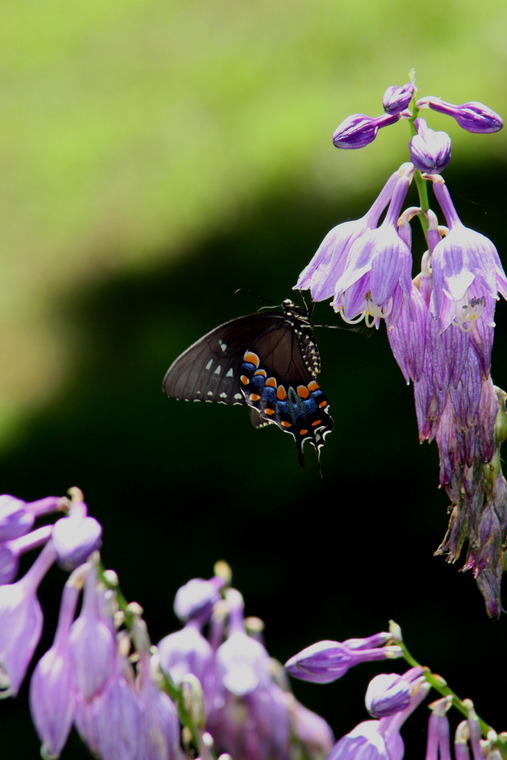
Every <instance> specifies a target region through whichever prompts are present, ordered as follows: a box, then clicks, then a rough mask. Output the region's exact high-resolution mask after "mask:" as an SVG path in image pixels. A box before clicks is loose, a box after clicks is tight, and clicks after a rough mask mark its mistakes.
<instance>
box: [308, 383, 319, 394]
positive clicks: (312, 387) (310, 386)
mask: <svg viewBox="0 0 507 760" xmlns="http://www.w3.org/2000/svg"><path fill="white" fill-rule="evenodd" d="M319 388H320V385H319V384H318V383H317V382H316V381H315V380H310V382H309V383H308V390H309V391H318V389H319Z"/></svg>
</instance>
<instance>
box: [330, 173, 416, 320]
mask: <svg viewBox="0 0 507 760" xmlns="http://www.w3.org/2000/svg"><path fill="white" fill-rule="evenodd" d="M412 172H413V168H412V166H411V164H408V165H403V166H402V167H401V168H400V170H399V176H398V179H397V182H396V185H395V187H394V190H393V195H392V198H391V202H390V204H389V208H388V210H387V213H386V216H385V219H384V221H383V222H382V223H381V225H380V226H379V227H377V228H375V229H372V230H369V231H367V232H366V233H365V234H364V235H363V236H362V237H360V238H358V239H356V241H355V242H354V244H353V245H352V247H351V249H350V251H349V254H348V257H347V261H346V264H345V268H344V270H343V272H342V274H341V276H340V277H339V278H338V281H337V282H336V284H335V297H334V300H333V308H334V309H335V311H339V312H340V313H341V314H342V316H343V318H344V319H345V321H347V322H354V321H358V320H359V319H362V318H364V317H365V318H366V319H367V320H368V324H374V325H375V326H376V327H378V326H379V324H380V320H381V318H382V317H384V318H385V317H386V316H389V315H393V317H395V316H396V315H397V314H398V312H399V310H400V308H401V306H402V304H403V302H404V300H405V299H406V296H407V293H408V291H409V289H410V287H411V285H410V283H411V279H412V276H411V269H412V256H411V253H410V249H409V247H408V245H407V244H406V242H405V241H404V239H403V238H402V237H401V236H400V235H399V234H398V226H397V222H398V217H399V215H400V212H401V207H402V204H403V201H404V200H405V197H406V194H407V191H408V187H409V185H410V181H411V175H412Z"/></svg>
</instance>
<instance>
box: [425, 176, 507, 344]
mask: <svg viewBox="0 0 507 760" xmlns="http://www.w3.org/2000/svg"><path fill="white" fill-rule="evenodd" d="M433 190H434V193H435V196H436V198H437V200H438V202H439V204H440V207H441V209H442V211H443V213H444V216H445V219H446V222H447V225H448V227H449V232H448V233H447V234H446V235H445V236H444V237H443V238H442V239H441V240H440V242H438V243H437V244H436V246H435V248H434V249H433V250H432V252H431V267H432V273H433V294H432V301H431V311H432V314H433V316H435V317H437V318H438V320H439V323H440V328H441V329H442V330H445V328H446V327H448V326H449V325H450V324H451V323H452V322H454V324H456V325H458V326H459V327H461V328H462V329H464V330H470V329H471V327H472V325H473V323H474V321H475V320H477V319H484V320H485V321H486V322H487V324H489V325H490V326H493V315H494V310H495V303H496V300H497V298H498V295H497V294H498V292H500V293H501V295H502V296H503V297H504V298H507V277H506V275H505V272H504V270H503V267H502V265H501V263H500V259H499V257H498V253H497V250H496V248H495V246H494V245H493V243H492V242H491V241H490V240H488V238H486V237H485V236H484V235H481V234H480V233H479V232H475V230H471V229H468V228H467V227H465V226H464V224H463V223H462V222H461V220H460V218H459V217H458V214H457V213H456V209H455V208H454V205H453V203H452V200H451V197H450V195H449V191H448V190H447V187H446V185H445V183H444V181H443V180H442V178H441V177H439V176H435V177H433Z"/></svg>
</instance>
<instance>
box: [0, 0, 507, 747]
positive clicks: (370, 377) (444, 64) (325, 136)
mask: <svg viewBox="0 0 507 760" xmlns="http://www.w3.org/2000/svg"><path fill="white" fill-rule="evenodd" d="M0 18H1V24H0V102H1V105H2V121H1V124H2V126H1V139H0V161H1V166H2V175H1V176H2V189H3V192H2V203H1V204H0V227H1V230H2V245H1V249H0V257H1V258H0V262H1V267H2V279H1V285H0V346H1V350H2V357H3V362H2V373H1V375H0V444H1V446H2V449H1V457H0V473H1V477H2V487H1V491H3V492H11V493H14V494H16V495H18V496H20V497H22V498H26V499H35V498H38V497H40V496H44V495H46V494H49V493H64V492H65V491H66V489H67V488H68V487H70V486H72V485H78V486H80V487H81V488H82V489H83V491H84V493H85V496H86V498H87V500H88V502H89V505H90V510H91V512H92V514H94V515H95V516H96V517H97V518H98V519H99V520H100V521H101V522H102V524H103V525H104V531H105V543H104V560H105V562H106V564H108V565H110V566H112V567H114V568H115V569H116V570H117V571H118V573H119V575H120V579H121V582H122V587H123V590H124V593H125V595H126V596H127V598H129V599H136V600H138V601H139V602H140V603H141V604H143V606H144V607H145V609H146V617H147V620H148V624H149V626H150V631H151V632H152V635H153V638H154V640H155V641H156V640H158V638H160V637H161V636H162V635H164V634H165V633H166V632H167V631H168V630H169V629H170V628H174V627H175V626H176V622H175V621H174V618H173V617H172V613H171V609H170V608H171V604H172V598H173V595H174V593H175V591H176V589H177V587H178V585H180V584H181V583H184V582H185V581H186V580H188V578H190V577H192V576H195V575H202V576H207V575H209V574H210V573H211V571H212V566H213V563H214V561H215V560H216V559H218V558H220V557H223V558H225V559H226V560H228V561H229V562H230V563H231V565H232V568H233V572H234V582H235V583H236V584H237V586H238V587H239V588H240V590H241V591H242V592H243V593H244V596H245V599H246V603H247V614H258V615H260V616H261V617H263V618H264V619H265V620H266V623H267V630H266V637H267V645H268V649H269V651H270V652H271V653H273V654H274V655H275V656H277V657H279V658H280V659H281V660H285V659H286V658H287V657H289V656H290V655H292V654H294V653H295V652H296V651H297V650H298V649H300V648H302V647H303V646H306V645H308V644H310V643H311V642H312V641H314V640H316V639H321V638H340V639H344V638H347V637H350V636H361V635H368V634H370V633H373V632H374V630H380V629H381V628H384V627H385V626H386V624H387V618H388V617H393V618H395V619H396V620H397V622H399V623H400V624H401V625H402V628H403V630H404V632H405V634H406V636H407V639H408V641H409V645H410V646H411V648H412V650H413V652H414V655H415V656H417V657H419V658H420V659H422V660H423V661H427V662H428V663H429V664H430V665H431V666H432V667H433V668H435V669H437V670H441V671H442V672H443V674H445V675H446V676H447V677H448V678H449V680H450V682H451V685H452V686H453V687H454V688H455V689H456V690H457V691H458V692H459V693H460V694H461V695H462V696H470V697H472V698H473V699H474V700H475V703H476V707H477V709H478V710H479V711H480V712H481V714H483V715H484V717H485V719H486V720H488V721H490V722H491V723H492V724H493V725H495V726H497V727H498V728H499V729H505V728H506V727H507V726H506V724H505V712H504V709H503V705H502V704H499V703H498V702H496V701H495V700H494V699H493V694H492V692H491V685H492V681H493V680H494V679H497V680H500V679H502V678H503V679H504V678H505V674H506V673H507V657H506V655H505V646H504V641H505V632H506V623H505V621H503V620H502V621H501V622H500V623H491V621H488V620H487V619H486V617H485V613H484V610H483V604H482V600H481V598H480V595H479V593H478V592H477V590H476V589H475V587H474V583H473V579H472V578H471V577H470V576H469V575H463V576H462V575H460V574H458V573H457V572H456V568H449V567H446V566H445V564H444V562H443V561H442V559H435V558H433V557H432V552H433V551H434V550H435V549H436V547H437V546H438V544H439V542H440V540H441V539H442V537H443V534H444V532H445V526H446V514H445V510H446V506H447V504H446V501H445V497H444V495H443V494H442V493H441V492H439V491H437V489H436V486H437V482H438V469H437V454H436V450H435V449H434V447H433V446H432V447H427V446H424V447H419V448H418V447H417V446H416V441H417V431H416V423H415V416H414V412H413V408H412V395H411V389H409V388H406V387H405V386H404V383H403V379H402V377H401V374H400V372H399V370H398V369H397V367H396V365H395V363H394V360H393V359H392V357H391V356H390V354H389V350H388V346H387V341H386V340H385V334H384V331H383V330H381V331H379V333H375V334H373V335H372V336H371V338H370V339H369V340H365V339H364V338H363V337H362V336H361V335H358V334H357V333H354V332H350V331H349V332H347V331H340V332H338V331H334V330H325V329H321V330H319V332H318V338H319V345H320V347H321V353H322V357H323V366H324V370H323V373H322V385H323V387H324V389H325V390H326V393H327V395H328V396H329V398H330V400H331V413H332V415H333V417H334V419H335V425H336V427H335V431H334V432H333V434H332V435H331V436H329V437H328V439H327V443H326V447H325V449H324V452H323V469H324V479H323V480H320V479H319V477H318V471H317V467H316V462H315V457H314V456H312V453H313V452H312V451H308V453H307V460H308V462H307V466H306V467H305V468H304V469H302V468H299V467H298V465H297V459H296V453H295V449H294V445H293V443H292V441H291V439H290V437H289V436H286V435H283V434H282V433H280V431H278V430H275V429H265V430H260V431H256V430H253V428H251V426H250V425H249V422H248V415H247V414H246V411H245V410H244V409H241V408H227V407H222V406H212V405H205V404H203V405H199V404H185V403H182V402H179V403H177V402H173V401H169V400H168V399H166V398H165V397H164V396H163V395H162V393H161V390H160V385H161V381H162V377H163V375H164V372H165V370H166V369H167V367H168V365H169V364H170V362H171V361H172V359H173V358H174V357H175V356H176V355H177V354H178V353H179V352H180V351H182V350H183V349H184V348H186V347H187V346H188V345H189V344H190V343H191V342H192V341H193V340H195V339H196V338H198V337H199V336H200V335H202V334H203V333H204V332H206V331H207V330H209V329H211V328H212V327H213V326H215V325H216V324H218V323H219V322H221V321H225V320H227V319H231V318H233V317H235V316H239V315H240V314H245V313H249V312H252V311H255V310H256V309H257V308H258V302H257V301H256V300H255V299H254V298H252V297H250V296H247V295H238V296H234V295H233V293H234V290H235V289H236V288H238V287H244V288H248V289H250V290H252V291H254V292H257V293H259V294H260V295H262V296H265V297H268V298H270V299H272V300H273V301H275V302H279V301H281V300H282V299H283V298H285V297H287V296H288V295H290V289H291V287H292V284H293V283H294V282H295V280H296V277H297V274H298V273H299V271H300V269H301V268H302V267H303V266H304V265H305V263H306V262H307V261H308V259H309V257H310V256H311V255H312V254H313V252H314V250H315V249H316V247H317V245H318V244H319V242H320V240H321V239H322V237H323V236H324V234H325V233H326V232H327V230H328V229H329V228H330V227H331V226H333V225H334V224H337V223H338V222H340V221H343V220H345V219H348V218H354V217H357V216H359V215H361V214H362V213H364V211H365V210H366V208H367V207H368V204H369V203H371V201H372V200H373V198H374V197H375V195H376V193H377V192H378V190H379V189H380V187H381V185H382V184H383V182H384V181H385V179H386V177H387V174H388V173H390V172H391V171H393V170H394V169H395V168H396V167H397V166H398V165H399V164H400V163H401V162H402V161H404V160H406V158H407V153H406V144H407V142H408V129H407V127H406V124H403V123H402V124H397V125H394V126H393V127H390V128H389V129H386V130H384V131H382V132H381V133H380V135H379V137H378V138H377V140H376V141H375V142H374V143H373V144H372V145H370V146H369V147H367V148H366V149H364V150H362V151H350V152H338V151H336V150H334V149H333V147H332V145H331V140H330V137H331V134H332V131H333V129H334V128H335V127H336V126H337V124H338V123H339V122H340V121H341V120H342V119H343V118H345V117H346V116H347V115H349V114H350V113H354V112H359V111H361V112H366V113H369V114H371V115H376V114H378V113H380V111H381V98H382V94H383V91H384V89H385V88H386V87H387V86H388V85H390V84H401V83H403V82H404V81H406V78H407V75H408V71H409V69H410V68H411V67H412V66H414V67H415V68H416V69H417V74H418V85H419V88H420V90H419V91H420V94H421V95H425V94H435V95H440V96H442V97H444V98H445V99H447V100H449V101H451V102H456V103H459V102H464V101H466V100H472V99H474V100H482V101H484V102H486V103H487V104H488V105H489V106H491V107H492V108H494V109H495V110H497V111H498V112H499V113H500V114H503V116H504V117H505V116H506V115H507V88H506V86H505V85H506V82H505V71H506V70H507V67H506V63H507V62H506V58H507V48H506V47H505V32H506V23H507V7H506V6H505V3H504V2H503V0H485V2H483V3H481V4H480V6H479V4H475V3H460V2H451V3H442V2H436V0H430V2H427V3H425V4H421V5H420V6H414V5H413V4H412V5H407V3H405V2H401V1H400V0H383V2H381V3H378V2H373V1H370V2H362V3H356V4H352V3H340V4H337V3H331V2H324V0H315V2H313V3H308V2H303V1H302V0H295V1H294V2H286V3H272V2H267V0H253V1H252V2H249V3H232V2H229V1H228V0H220V1H219V0H208V2H206V3H204V2H197V1H196V0H185V2H183V0H180V1H178V0H170V2H163V1H162V0H122V2H118V0H109V2H107V3H103V2H97V0H88V1H87V2H86V3H79V4H69V3H64V2H63V0H45V2H44V3H40V2H35V0H21V2H19V3H12V4H10V5H4V6H3V7H2V8H1V11H0ZM428 121H429V123H430V125H431V126H433V127H434V128H444V129H446V130H447V131H449V133H450V134H451V136H452V139H453V156H454V158H453V162H452V163H451V165H450V167H449V169H448V170H447V171H446V173H445V176H446V179H447V181H448V183H449V187H450V190H451V193H452V195H453V198H454V200H455V203H456V206H457V208H458V211H459V213H460V214H461V215H462V218H463V221H464V222H465V223H466V224H468V225H470V226H474V227H475V228H476V229H479V230H480V231H481V232H483V233H484V234H486V235H488V236H489V237H491V238H492V239H493V240H494V241H495V243H496V244H497V246H498V248H499V250H500V253H501V255H503V251H504V250H505V245H506V233H505V225H504V218H505V211H504V205H505V200H504V198H505V193H504V190H503V180H504V177H505V168H506V166H505V164H506V158H505V153H506V150H505V147H506V135H507V132H505V133H504V132H501V133H499V134H498V135H491V136H477V135H470V134H467V133H464V132H462V131H461V130H460V129H459V128H458V127H457V125H456V124H455V123H454V122H452V121H450V120H448V119H444V118H443V117H440V116H439V115H438V114H433V113H430V114H428ZM414 200H415V198H414ZM504 261H505V256H504ZM506 311H507V308H506V307H505V305H504V304H500V305H499V310H498V334H497V345H496V346H495V354H494V361H493V377H494V379H495V380H496V382H497V383H498V384H499V385H501V386H503V387H504V388H505V387H506V386H507V360H506V358H505V356H506V354H505V350H504V349H503V346H504V345H505V339H504V337H503V336H504V335H505V329H506V328H507V317H506ZM315 317H316V320H317V321H318V322H321V323H327V322H330V323H336V322H337V320H336V318H335V316H334V315H333V314H332V312H331V311H330V310H329V308H328V307H327V306H326V305H320V306H318V307H317V309H316V314H315ZM63 578H64V576H63V574H62V573H61V572H60V571H55V573H54V575H53V577H52V578H49V579H48V581H47V583H45V584H44V585H43V587H42V589H41V595H42V600H43V604H44V607H45V609H46V610H49V613H48V615H47V630H46V633H45V640H44V642H43V643H42V645H41V651H42V650H43V648H44V646H46V647H47V646H48V642H49V640H50V636H51V626H52V625H53V624H54V620H53V618H54V616H55V615H56V609H57V602H58V589H59V588H60V587H61V583H62V581H63ZM465 662H466V668H465V667H464V665H463V664H464V663H465ZM371 674H372V671H371V669H368V670H367V669H366V668H364V670H363V671H362V675H361V676H357V677H356V676H355V675H350V676H349V677H348V678H347V682H346V683H345V681H344V682H343V683H338V684H335V685H334V686H332V687H324V688H319V687H314V686H311V685H310V686H308V685H304V684H303V685H301V684H296V687H295V688H296V691H297V693H298V695H299V696H300V697H301V698H302V699H304V700H305V702H306V703H307V704H308V705H309V706H310V707H313V709H319V710H320V711H321V712H323V713H324V714H325V715H326V717H327V719H328V720H329V721H330V722H332V723H333V727H334V729H335V731H336V732H337V733H340V732H344V731H346V730H348V729H350V727H351V726H352V724H353V723H354V722H357V720H360V719H362V718H363V717H364V715H363V714H361V713H360V704H361V702H360V700H361V693H362V692H364V688H365V685H366V682H367V680H368V679H369V677H370V675H371ZM494 691H495V690H494V689H493V692H494ZM24 696H25V695H22V696H21V698H20V700H19V704H16V703H14V704H10V705H2V706H1V707H2V710H3V711H4V712H0V726H3V725H4V723H3V720H4V716H5V715H9V716H10V718H11V720H12V724H11V726H10V728H9V732H3V733H4V734H5V733H9V734H10V733H11V730H12V737H13V740H14V739H15V741H16V757H20V758H23V757H27V758H28V757H35V756H36V752H37V749H36V748H37V741H36V737H35V732H34V731H33V729H32V728H31V727H28V726H29V719H28V716H25V717H24V718H22V717H20V713H22V712H23V711H24V712H26V702H25V701H23V700H24ZM358 710H359V713H358ZM423 719H424V720H425V719H426V715H425V714H423ZM23 720H24V723H23ZM502 720H503V721H504V722H503V723H502ZM18 725H19V726H22V725H24V726H25V727H26V730H24V732H23V730H22V729H21V728H19V729H16V728H15V727H16V726H18ZM415 735H416V736H419V738H420V735H419V734H415ZM23 742H26V744H23ZM78 752H79V749H77V748H73V747H71V748H69V749H68V750H67V751H66V752H65V753H64V755H63V757H64V758H65V757H73V758H76V757H77V756H78V754H77V753H78ZM24 753H25V754H24ZM6 756H9V755H8V754H7V755H6ZM12 756H14V755H12ZM236 760H240V759H239V758H238V759H236Z"/></svg>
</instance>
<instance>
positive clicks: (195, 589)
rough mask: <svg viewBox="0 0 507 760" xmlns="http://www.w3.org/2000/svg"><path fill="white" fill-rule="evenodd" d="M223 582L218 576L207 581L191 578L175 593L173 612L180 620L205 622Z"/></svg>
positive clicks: (218, 596) (217, 598) (218, 597)
mask: <svg viewBox="0 0 507 760" xmlns="http://www.w3.org/2000/svg"><path fill="white" fill-rule="evenodd" d="M224 585H225V580H224V579H223V578H220V577H218V576H215V577H214V578H211V579H210V580H209V581H207V580H204V579H203V578H193V579H192V580H190V581H188V583H185V585H184V586H182V587H181V588H180V589H178V591H177V593H176V597H175V599H174V611H175V613H176V615H177V616H178V617H179V619H180V620H183V621H187V620H190V619H191V618H192V619H198V620H202V621H203V622H206V621H207V620H208V619H209V617H210V615H211V612H212V610H213V605H214V604H215V602H217V601H218V600H219V599H220V593H219V592H220V589H221V588H223V586H224Z"/></svg>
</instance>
